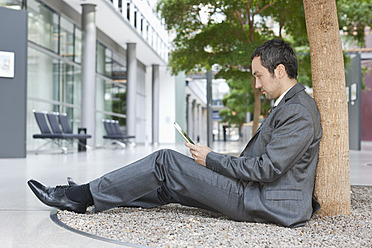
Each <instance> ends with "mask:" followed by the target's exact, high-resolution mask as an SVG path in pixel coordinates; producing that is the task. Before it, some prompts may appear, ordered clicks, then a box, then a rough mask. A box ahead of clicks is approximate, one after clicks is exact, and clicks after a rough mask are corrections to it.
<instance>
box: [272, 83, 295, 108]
mask: <svg viewBox="0 0 372 248" xmlns="http://www.w3.org/2000/svg"><path fill="white" fill-rule="evenodd" d="M292 87H293V86H292ZM292 87H291V88H289V89H288V90H286V91H285V92H284V93H283V94H281V95H280V97H279V98H278V99H276V101H275V103H274V107H276V106H278V105H279V103H280V101H281V100H282V99H283V97H284V96H285V94H287V92H288V91H289V90H290V89H292Z"/></svg>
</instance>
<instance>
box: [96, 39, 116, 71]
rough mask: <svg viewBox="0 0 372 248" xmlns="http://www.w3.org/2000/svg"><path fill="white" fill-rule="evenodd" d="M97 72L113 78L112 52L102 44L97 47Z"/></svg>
mask: <svg viewBox="0 0 372 248" xmlns="http://www.w3.org/2000/svg"><path fill="white" fill-rule="evenodd" d="M97 72H98V73H100V74H102V75H105V76H108V77H111V76H112V51H111V50H110V49H108V48H106V47H105V46H103V45H102V44H100V43H98V45H97Z"/></svg>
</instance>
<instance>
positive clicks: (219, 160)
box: [206, 104, 314, 182]
mask: <svg viewBox="0 0 372 248" xmlns="http://www.w3.org/2000/svg"><path fill="white" fill-rule="evenodd" d="M271 120H272V121H271V123H267V124H268V125H267V126H266V127H265V128H262V130H261V131H260V133H259V134H258V135H263V136H262V137H261V138H263V139H267V142H266V149H265V148H264V147H262V148H261V149H262V151H264V152H263V153H262V154H260V155H257V156H252V157H239V158H238V157H234V156H229V155H224V154H219V153H216V152H210V153H209V154H208V156H207V160H206V166H207V168H209V169H211V170H213V171H216V172H218V173H220V174H223V175H225V176H228V177H231V178H236V179H241V180H248V181H255V182H273V181H275V180H276V179H278V178H279V177H280V176H281V175H283V174H284V173H285V172H286V171H288V170H289V169H290V168H291V167H292V166H293V165H295V164H296V162H297V161H298V160H299V159H300V158H301V157H302V156H303V155H304V153H305V152H306V150H307V149H308V148H309V146H310V145H311V143H312V141H313V139H314V127H313V123H312V118H311V115H310V113H309V112H308V111H307V109H306V108H305V107H304V106H302V105H299V104H292V105H288V106H286V107H285V109H282V110H280V111H279V110H278V111H275V113H273V116H272V118H271Z"/></svg>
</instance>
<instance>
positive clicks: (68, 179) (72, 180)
mask: <svg viewBox="0 0 372 248" xmlns="http://www.w3.org/2000/svg"><path fill="white" fill-rule="evenodd" d="M67 183H68V185H69V186H78V184H77V183H76V182H75V181H74V179H72V178H71V177H67Z"/></svg>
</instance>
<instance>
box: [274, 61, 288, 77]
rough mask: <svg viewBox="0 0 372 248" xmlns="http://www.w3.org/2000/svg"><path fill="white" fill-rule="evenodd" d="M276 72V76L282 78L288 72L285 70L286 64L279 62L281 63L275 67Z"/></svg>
mask: <svg viewBox="0 0 372 248" xmlns="http://www.w3.org/2000/svg"><path fill="white" fill-rule="evenodd" d="M274 73H275V76H276V77H277V78H282V77H284V76H285V74H286V73H287V72H286V71H285V66H284V65H283V64H279V65H278V66H277V67H276V68H275V70H274Z"/></svg>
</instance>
